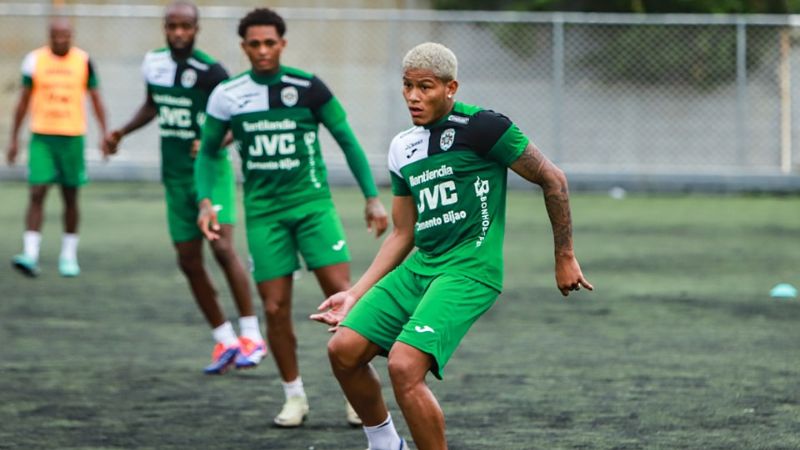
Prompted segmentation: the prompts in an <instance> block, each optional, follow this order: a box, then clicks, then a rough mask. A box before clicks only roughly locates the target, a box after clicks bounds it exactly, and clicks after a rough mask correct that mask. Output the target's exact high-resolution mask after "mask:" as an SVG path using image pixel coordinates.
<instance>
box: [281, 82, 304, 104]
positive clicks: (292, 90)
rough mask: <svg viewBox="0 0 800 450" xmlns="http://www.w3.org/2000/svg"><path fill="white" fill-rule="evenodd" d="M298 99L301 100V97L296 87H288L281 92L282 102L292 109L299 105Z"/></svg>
mask: <svg viewBox="0 0 800 450" xmlns="http://www.w3.org/2000/svg"><path fill="white" fill-rule="evenodd" d="M298 98H300V95H299V94H298V93H297V88H296V87H294V86H286V87H285V88H283V90H281V101H282V102H283V104H284V105H286V106H288V107H290V108H291V107H292V106H294V105H296V104H297V100H298Z"/></svg>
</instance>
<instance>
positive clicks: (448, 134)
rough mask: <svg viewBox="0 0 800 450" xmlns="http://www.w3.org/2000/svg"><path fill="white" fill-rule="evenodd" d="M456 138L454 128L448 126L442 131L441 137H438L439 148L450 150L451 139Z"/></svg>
mask: <svg viewBox="0 0 800 450" xmlns="http://www.w3.org/2000/svg"><path fill="white" fill-rule="evenodd" d="M455 138H456V130H454V129H452V128H448V129H446V130H444V132H442V138H441V139H439V148H441V149H442V151H443V152H446V151H448V150H450V147H452V146H453V141H455Z"/></svg>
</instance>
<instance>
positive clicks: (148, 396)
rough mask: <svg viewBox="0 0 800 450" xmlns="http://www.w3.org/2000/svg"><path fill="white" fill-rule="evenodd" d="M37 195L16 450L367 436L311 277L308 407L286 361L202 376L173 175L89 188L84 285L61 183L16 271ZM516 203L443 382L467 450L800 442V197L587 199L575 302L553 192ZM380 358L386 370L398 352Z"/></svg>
mask: <svg viewBox="0 0 800 450" xmlns="http://www.w3.org/2000/svg"><path fill="white" fill-rule="evenodd" d="M334 191H335V198H336V202H337V205H338V208H339V212H340V214H341V215H342V217H343V221H344V223H345V227H346V229H347V231H348V236H349V239H350V246H351V251H352V252H353V256H354V261H353V274H354V277H357V276H358V275H359V274H360V273H361V272H362V271H363V270H364V269H365V268H366V266H367V265H368V264H369V261H371V258H372V256H373V255H374V253H375V251H376V249H377V246H378V242H377V241H375V240H374V239H370V238H369V237H368V235H367V234H366V231H365V229H364V227H363V224H362V219H361V210H362V208H363V202H362V200H361V199H360V197H359V195H358V194H357V191H355V190H353V189H349V188H334ZM26 197H27V190H26V186H25V185H24V184H21V183H12V182H4V183H3V184H2V186H0V204H2V208H0V219H2V223H4V224H5V226H4V230H3V231H4V233H3V237H2V239H0V257H2V259H4V260H5V261H6V262H4V263H3V266H4V267H5V268H0V343H1V346H0V348H1V349H2V351H1V353H0V448H9V449H79V448H80V449H121V448H126V449H127V448H130V449H227V448H230V449H275V450H280V449H291V450H311V449H314V450H328V449H363V448H365V447H366V440H365V438H364V435H363V433H362V431H361V430H360V429H352V428H348V427H347V425H346V424H345V421H344V403H343V398H342V396H341V394H340V393H339V389H338V385H337V384H336V383H335V381H334V379H333V377H332V376H331V374H330V371H329V368H328V364H327V358H326V355H325V343H326V340H327V338H328V334H327V333H326V331H325V327H324V326H322V325H320V324H317V323H313V322H310V321H308V320H307V319H306V317H307V316H308V314H310V313H311V312H313V311H314V309H315V308H316V306H317V304H318V303H319V302H320V301H321V300H322V298H321V294H320V293H319V289H318V288H317V286H316V283H315V280H314V277H313V276H312V275H310V274H308V273H305V274H304V275H303V276H302V277H301V278H300V279H299V280H298V281H297V282H296V286H295V303H294V305H295V307H294V318H295V324H296V331H297V334H298V336H299V354H300V363H301V370H302V374H303V380H304V382H305V385H306V389H307V392H308V395H309V399H310V402H311V413H310V415H309V418H308V421H307V422H306V425H305V426H304V427H303V428H300V429H296V430H280V429H276V428H273V427H271V426H270V424H271V420H272V417H273V416H274V415H275V414H276V413H277V411H278V410H279V409H280V406H281V404H282V401H283V398H282V397H283V394H282V390H281V387H280V384H279V381H278V378H277V375H276V374H277V372H276V369H275V367H274V364H273V362H272V360H271V359H269V358H268V359H266V360H265V362H264V363H263V364H262V365H261V366H259V367H258V368H257V369H255V370H252V371H247V372H229V373H228V374H226V375H224V376H220V377H213V376H204V375H203V374H202V373H201V369H202V367H203V366H204V365H205V364H206V363H207V362H208V359H209V354H210V351H211V347H212V341H211V336H210V333H209V330H208V327H207V326H206V324H205V322H204V321H203V319H202V317H201V315H200V312H199V311H198V310H197V308H196V307H195V305H194V303H193V301H192V299H191V297H190V294H189V290H188V287H187V285H186V282H185V281H184V279H183V277H182V275H181V274H180V272H179V270H178V268H177V266H176V264H175V261H174V255H173V250H172V248H171V244H170V242H169V240H168V236H167V232H166V224H165V214H164V211H163V210H164V206H163V194H162V189H161V187H160V186H159V185H158V184H146V183H145V184H123V183H99V182H98V183H94V184H91V185H89V186H88V187H87V188H86V189H85V190H84V191H83V194H82V197H81V200H82V208H83V209H82V212H83V214H82V219H83V222H82V227H81V246H80V258H81V266H82V269H83V274H82V275H81V276H80V277H79V278H77V279H62V278H60V277H59V276H58V274H57V270H56V262H57V258H58V250H59V246H60V233H61V225H60V211H61V205H60V199H59V198H58V193H57V192H55V191H53V192H51V193H50V198H49V199H48V206H47V211H48V213H47V218H46V222H45V229H44V242H43V250H42V267H43V271H44V272H43V274H42V275H41V276H40V277H39V278H38V279H35V280H30V279H26V278H23V277H22V276H20V275H18V274H16V273H14V272H13V271H12V269H11V268H10V265H9V263H8V259H9V258H10V257H11V256H12V255H13V254H15V253H17V252H19V251H20V249H21V233H22V215H23V211H24V208H25V204H26ZM384 200H385V202H384V204H385V205H387V206H388V204H389V196H388V193H384ZM508 210H509V214H508V223H507V232H506V249H505V261H506V283H505V284H506V288H505V292H504V293H503V294H502V295H501V297H500V299H499V300H498V303H497V304H496V305H495V307H494V308H493V309H491V310H490V311H489V312H488V313H487V314H486V315H485V316H484V317H483V318H482V319H481V320H480V321H479V322H478V323H477V324H476V326H475V327H474V328H473V329H472V331H471V332H470V334H469V335H468V336H467V338H466V339H465V340H464V341H463V343H462V346H461V348H460V349H459V351H458V352H457V353H456V354H455V356H454V357H453V359H452V360H451V362H450V364H449V365H448V366H447V368H446V371H445V381H443V382H439V381H436V380H435V379H431V380H430V382H431V385H432V388H433V390H434V392H435V393H436V394H437V396H438V398H439V400H440V402H441V404H442V406H443V408H444V410H445V414H446V419H447V426H448V431H447V432H448V438H449V442H450V448H451V449H456V450H459V449H498V450H510V449H797V448H800V299H794V300H776V299H771V298H770V297H769V295H768V292H769V289H770V288H771V287H772V286H773V285H775V284H777V283H779V282H789V283H791V284H793V285H795V286H800V197H797V196H788V197H768V196H700V195H691V196H685V195H681V196H644V195H642V196H635V195H634V196H628V197H627V198H625V199H624V200H613V199H611V198H609V197H608V196H605V195H591V194H575V195H573V198H572V210H573V220H574V223H575V227H574V228H575V232H574V234H575V242H576V250H577V254H578V257H579V260H580V262H581V264H582V267H583V271H584V274H585V275H586V276H587V278H588V279H589V281H591V282H592V283H593V284H594V285H595V287H596V291H595V292H594V293H588V292H585V291H583V290H582V291H580V292H579V293H577V295H574V294H573V295H571V296H570V297H569V298H567V299H564V298H562V297H561V295H560V294H559V292H558V291H557V290H556V288H555V284H554V281H553V269H552V266H553V263H552V241H551V237H550V231H549V225H548V222H547V218H546V215H545V213H544V208H543V203H542V200H541V195H540V194H539V193H538V192H537V191H534V190H526V191H512V192H510V193H509V205H508ZM242 229H243V226H240V227H239V230H238V234H237V238H238V242H237V247H238V248H239V249H240V250H241V253H242V254H245V252H244V249H245V245H244V240H243V233H242V231H243V230H242ZM210 259H211V258H210V257H209V261H210ZM212 267H213V269H212V273H213V275H214V278H215V280H216V281H217V286H218V288H219V290H220V294H221V301H222V303H223V305H224V307H225V309H226V311H227V312H228V313H229V315H230V316H231V317H235V313H234V308H233V304H232V301H231V299H230V295H229V293H228V292H227V289H226V286H225V285H224V283H223V279H222V276H221V274H220V272H219V270H218V269H216V267H214V266H213V264H212ZM454 295H458V293H454ZM262 324H263V322H262ZM376 367H377V368H378V371H379V373H380V374H381V377H382V379H383V380H384V383H385V382H386V381H388V375H387V374H386V364H385V361H384V360H380V361H378V363H377V364H376ZM384 395H385V396H386V398H387V401H388V403H389V405H390V408H391V409H392V412H393V414H394V417H395V421H396V423H397V425H398V429H399V430H400V432H401V434H402V435H404V436H406V437H408V431H407V428H406V427H405V424H404V422H403V420H402V416H401V414H400V412H399V410H398V409H397V407H396V404H395V402H394V400H393V398H392V394H391V391H390V390H388V389H385V390H384Z"/></svg>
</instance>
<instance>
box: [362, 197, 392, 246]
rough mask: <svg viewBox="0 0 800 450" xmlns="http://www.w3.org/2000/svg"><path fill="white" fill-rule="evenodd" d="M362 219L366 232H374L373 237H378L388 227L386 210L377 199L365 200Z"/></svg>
mask: <svg viewBox="0 0 800 450" xmlns="http://www.w3.org/2000/svg"><path fill="white" fill-rule="evenodd" d="M364 219H365V220H366V221H367V231H368V232H370V233H372V232H375V237H376V238H377V237H379V236H380V235H382V234H383V232H384V231H386V228H388V226H389V219H388V218H387V216H386V210H385V209H383V204H382V203H381V201H380V199H378V197H370V198H368V199H367V205H366V206H365V207H364Z"/></svg>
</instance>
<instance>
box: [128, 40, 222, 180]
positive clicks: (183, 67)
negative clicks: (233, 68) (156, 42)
mask: <svg viewBox="0 0 800 450" xmlns="http://www.w3.org/2000/svg"><path fill="white" fill-rule="evenodd" d="M142 74H143V75H144V78H145V81H146V83H147V101H148V102H150V103H151V104H153V105H154V106H155V107H156V110H157V111H158V116H157V117H158V126H159V130H160V134H161V178H162V180H163V181H164V182H165V183H170V184H177V183H180V184H190V183H194V159H193V158H192V155H191V148H192V142H193V141H194V140H195V139H199V138H200V130H201V128H202V125H203V122H204V121H205V110H206V104H207V103H208V97H209V95H211V92H212V90H213V89H214V88H215V87H216V86H217V85H218V84H219V83H220V82H222V81H223V80H225V79H227V78H228V73H227V72H226V71H225V69H224V68H223V67H222V65H220V64H219V63H218V62H216V61H215V60H214V59H213V58H211V57H210V56H208V55H207V54H205V53H203V52H202V51H200V50H194V51H193V52H192V55H191V56H190V57H189V58H187V59H185V60H180V61H176V60H175V59H173V57H172V54H171V53H170V51H169V49H168V48H162V49H158V50H153V51H151V52H149V53H147V55H145V57H144V62H143V63H142Z"/></svg>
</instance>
